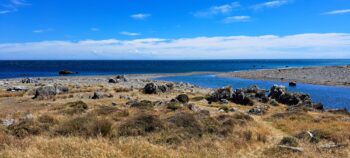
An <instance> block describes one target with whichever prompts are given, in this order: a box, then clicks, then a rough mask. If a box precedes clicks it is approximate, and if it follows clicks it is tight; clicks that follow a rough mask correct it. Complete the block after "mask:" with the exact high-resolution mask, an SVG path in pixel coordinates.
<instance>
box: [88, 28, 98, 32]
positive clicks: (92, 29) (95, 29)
mask: <svg viewBox="0 0 350 158" xmlns="http://www.w3.org/2000/svg"><path fill="white" fill-rule="evenodd" d="M90 31H93V32H97V31H100V29H99V28H97V27H92V28H90Z"/></svg>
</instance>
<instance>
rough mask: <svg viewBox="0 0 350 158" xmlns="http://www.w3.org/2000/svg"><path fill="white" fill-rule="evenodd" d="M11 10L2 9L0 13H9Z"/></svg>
mask: <svg viewBox="0 0 350 158" xmlns="http://www.w3.org/2000/svg"><path fill="white" fill-rule="evenodd" d="M10 12H11V11H10V10H2V11H0V15H1V14H7V13H10Z"/></svg>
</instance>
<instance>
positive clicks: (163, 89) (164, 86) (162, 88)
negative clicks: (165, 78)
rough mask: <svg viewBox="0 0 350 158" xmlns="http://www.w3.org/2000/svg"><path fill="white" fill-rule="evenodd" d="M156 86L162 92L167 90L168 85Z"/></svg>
mask: <svg viewBox="0 0 350 158" xmlns="http://www.w3.org/2000/svg"><path fill="white" fill-rule="evenodd" d="M157 88H158V90H159V91H160V92H162V93H164V92H167V91H169V87H168V86H166V85H159V86H157Z"/></svg>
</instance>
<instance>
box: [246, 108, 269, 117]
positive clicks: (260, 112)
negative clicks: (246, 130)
mask: <svg viewBox="0 0 350 158" xmlns="http://www.w3.org/2000/svg"><path fill="white" fill-rule="evenodd" d="M248 113H249V114H253V115H263V114H265V113H266V110H265V109H264V108H262V107H254V108H252V109H250V110H249V111H248Z"/></svg>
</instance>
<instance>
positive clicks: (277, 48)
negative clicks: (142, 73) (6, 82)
mask: <svg viewBox="0 0 350 158" xmlns="http://www.w3.org/2000/svg"><path fill="white" fill-rule="evenodd" d="M349 34H350V1H349V0H249V1H248V0H241V1H239V0H237V1H229V0H216V1H214V0H176V1H175V0H87V1H86V0H85V1H82V0H0V48H1V49H0V55H2V57H0V59H22V58H23V59H41V58H43V59H56V58H57V59H60V58H58V57H57V56H58V55H64V58H63V59H66V58H69V59H70V58H71V59H80V58H81V59H84V58H87V59H103V58H107V59H110V58H112V59H134V58H135V59H138V58H142V59H143V58H145V59H148V58H150V59H153V58H154V59H158V58H159V59H162V58H165V59H167V58H170V59H176V58H179V59H187V58H189V59H192V58H193V59H197V58H208V59H212V58H303V57H304V56H305V58H350V52H349V51H350V48H349V47H350V46H349V45H350V35H349ZM266 37H268V38H266ZM232 39H234V40H232ZM228 40H231V42H227V41H228ZM292 40H295V41H294V43H293V41H292ZM182 41H186V43H183V42H182ZM253 41H254V42H259V43H249V42H253ZM271 41H273V43H271ZM285 41H292V42H291V43H289V42H285ZM299 42H304V43H299ZM305 42H306V43H305ZM307 42H309V43H307ZM330 43H332V45H330ZM254 44H256V45H257V46H256V45H254ZM201 45H206V46H201ZM210 45H211V47H208V46H210ZM244 46H245V47H244ZM62 47H64V48H66V49H64V48H62ZM252 47H254V48H252ZM56 48H57V49H58V50H59V51H55V49H56ZM245 48H246V49H245ZM193 49H196V50H193ZM253 51H260V52H261V53H260V54H259V53H257V52H254V53H253ZM186 52H188V53H186ZM300 52H304V53H305V54H300ZM213 53H218V54H217V55H212V54H213ZM266 53H268V54H269V56H268V57H266ZM296 53H298V54H296ZM315 53H317V54H315ZM203 55H204V56H203ZM264 55H265V57H264Z"/></svg>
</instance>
